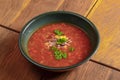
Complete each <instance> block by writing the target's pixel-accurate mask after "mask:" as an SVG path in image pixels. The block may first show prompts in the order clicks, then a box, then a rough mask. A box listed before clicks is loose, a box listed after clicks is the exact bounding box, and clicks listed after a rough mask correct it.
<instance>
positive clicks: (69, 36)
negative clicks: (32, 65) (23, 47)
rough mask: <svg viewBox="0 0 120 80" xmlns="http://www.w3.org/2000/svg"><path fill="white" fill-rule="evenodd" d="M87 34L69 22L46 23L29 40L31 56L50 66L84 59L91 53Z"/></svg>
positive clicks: (74, 62) (65, 64)
mask: <svg viewBox="0 0 120 80" xmlns="http://www.w3.org/2000/svg"><path fill="white" fill-rule="evenodd" d="M90 50H91V43H90V40H89V37H88V36H87V34H86V33H85V32H84V31H83V30H81V29H80V28H78V27H76V26H75V25H72V24H68V23H63V22H61V23H54V24H49V25H45V26H43V27H42V28H40V29H38V30H37V31H35V32H34V33H33V35H32V36H31V37H30V39H29V42H28V52H29V56H30V57H31V58H32V59H33V60H34V61H36V62H37V63H40V64H43V65H45V66H50V67H65V66H70V65H73V64H76V63H78V62H80V61H82V60H84V59H85V58H86V57H87V56H88V55H89V53H90Z"/></svg>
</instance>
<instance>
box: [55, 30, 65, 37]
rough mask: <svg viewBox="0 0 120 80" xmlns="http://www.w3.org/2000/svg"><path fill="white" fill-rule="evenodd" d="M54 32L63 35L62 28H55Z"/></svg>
mask: <svg viewBox="0 0 120 80" xmlns="http://www.w3.org/2000/svg"><path fill="white" fill-rule="evenodd" d="M54 33H55V34H56V35H58V36H61V35H63V32H62V31H60V30H54Z"/></svg>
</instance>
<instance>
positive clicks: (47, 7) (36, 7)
mask: <svg viewBox="0 0 120 80" xmlns="http://www.w3.org/2000/svg"><path fill="white" fill-rule="evenodd" d="M63 1H64V0H54V1H53V0H32V1H31V2H30V3H29V5H28V6H27V7H26V8H25V9H24V10H23V12H22V13H21V14H20V15H19V17H18V18H17V19H16V20H14V21H13V22H12V25H11V26H9V27H11V28H13V29H16V30H19V31H20V30H21V28H22V27H23V26H24V25H25V23H27V22H28V21H29V20H30V19H32V18H33V17H35V16H37V15H39V14H42V13H45V12H49V11H55V10H56V9H57V8H58V7H59V6H60V5H61V4H62V3H63Z"/></svg>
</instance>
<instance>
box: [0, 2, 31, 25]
mask: <svg viewBox="0 0 120 80" xmlns="http://www.w3.org/2000/svg"><path fill="white" fill-rule="evenodd" d="M29 2H30V0H0V24H2V25H5V26H9V25H10V24H11V23H12V21H13V20H15V19H16V18H17V17H18V16H19V14H20V13H21V12H22V11H23V10H24V8H25V7H26V6H27V5H28V4H29Z"/></svg>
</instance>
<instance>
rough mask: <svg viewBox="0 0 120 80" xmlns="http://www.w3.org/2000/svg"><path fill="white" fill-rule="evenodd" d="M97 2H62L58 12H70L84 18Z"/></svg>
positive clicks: (91, 0) (76, 0)
mask: <svg viewBox="0 0 120 80" xmlns="http://www.w3.org/2000/svg"><path fill="white" fill-rule="evenodd" d="M96 1H97V0H64V2H63V4H62V5H61V6H60V7H59V8H58V10H63V11H72V12H76V13H79V14H81V15H83V16H86V15H87V14H88V12H89V10H90V9H91V7H93V5H94V4H95V2H96Z"/></svg>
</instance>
